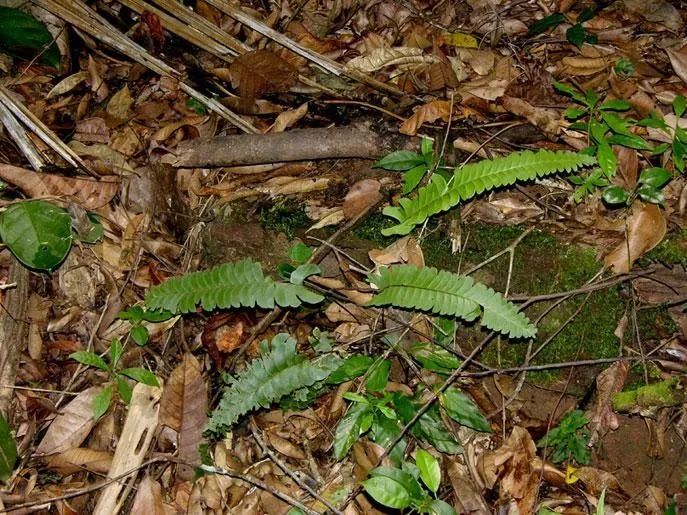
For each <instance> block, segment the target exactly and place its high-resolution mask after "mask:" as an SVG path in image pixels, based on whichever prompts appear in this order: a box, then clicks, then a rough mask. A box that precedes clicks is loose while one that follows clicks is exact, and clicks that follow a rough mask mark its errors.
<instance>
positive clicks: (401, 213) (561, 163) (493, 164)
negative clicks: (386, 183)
mask: <svg viewBox="0 0 687 515" xmlns="http://www.w3.org/2000/svg"><path fill="white" fill-rule="evenodd" d="M595 162H596V160H595V159H594V157H592V156H588V155H584V154H578V153H573V152H552V151H550V150H540V151H539V152H536V153H535V152H531V151H529V150H526V151H524V152H514V153H512V154H510V155H508V156H507V157H504V158H499V159H493V160H489V159H485V160H483V161H480V162H478V163H471V164H468V165H465V166H463V167H461V168H456V171H455V172H454V175H453V177H452V178H451V180H450V181H449V182H446V180H445V179H444V178H443V177H441V176H440V175H438V174H434V175H433V176H432V179H431V181H430V182H429V184H427V185H426V186H424V187H423V188H420V190H418V193H417V196H416V197H415V198H412V199H410V198H402V199H401V201H400V206H398V207H394V206H389V207H387V208H385V209H384V214H385V215H387V216H390V217H391V218H395V219H396V220H397V221H398V222H399V223H398V224H397V225H395V226H393V227H390V228H388V229H385V230H383V231H382V234H384V235H385V236H389V235H392V234H408V233H409V232H410V231H411V230H412V229H413V227H415V226H416V225H419V224H421V223H423V222H424V221H425V220H426V219H427V218H428V217H430V216H431V215H434V214H437V213H441V212H442V211H446V210H447V209H450V208H452V207H454V206H455V205H457V204H458V203H459V202H461V201H463V200H468V199H470V198H472V197H474V196H475V195H479V194H480V193H483V192H485V191H487V190H491V189H494V188H498V187H501V186H506V185H510V184H513V183H515V182H517V181H527V180H531V179H535V178H537V177H541V176H543V175H548V174H552V173H557V172H572V171H575V170H577V169H578V168H581V167H583V166H589V165H592V164H594V163H595Z"/></svg>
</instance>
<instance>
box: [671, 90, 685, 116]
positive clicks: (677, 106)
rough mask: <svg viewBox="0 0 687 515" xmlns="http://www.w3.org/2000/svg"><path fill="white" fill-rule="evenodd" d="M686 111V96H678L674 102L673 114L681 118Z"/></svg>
mask: <svg viewBox="0 0 687 515" xmlns="http://www.w3.org/2000/svg"><path fill="white" fill-rule="evenodd" d="M685 110H687V99H685V97H684V95H678V96H676V97H675V99H674V100H673V112H674V113H675V116H677V117H678V118H681V117H682V115H683V114H685Z"/></svg>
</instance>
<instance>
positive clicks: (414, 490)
mask: <svg viewBox="0 0 687 515" xmlns="http://www.w3.org/2000/svg"><path fill="white" fill-rule="evenodd" d="M370 476H371V477H387V478H389V479H391V480H392V481H395V482H396V483H398V484H399V485H401V486H402V487H403V489H404V490H405V491H406V492H408V495H409V496H410V501H411V502H412V503H418V502H421V501H422V500H423V499H424V498H425V497H427V493H426V492H424V491H423V490H422V486H421V485H420V483H419V482H418V480H417V479H415V478H414V477H413V476H412V475H410V474H409V473H408V472H406V471H404V470H401V469H397V468H394V467H377V468H375V469H372V470H370Z"/></svg>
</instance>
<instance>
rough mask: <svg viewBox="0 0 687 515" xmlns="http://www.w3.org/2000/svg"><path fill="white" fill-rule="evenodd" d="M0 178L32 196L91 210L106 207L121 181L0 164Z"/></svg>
mask: <svg viewBox="0 0 687 515" xmlns="http://www.w3.org/2000/svg"><path fill="white" fill-rule="evenodd" d="M0 177H1V178H2V179H4V180H6V181H7V182H9V183H10V184H14V185H15V186H17V187H18V188H20V189H21V190H22V191H23V192H24V193H26V194H27V195H28V196H29V197H32V198H37V197H66V198H65V200H70V201H72V202H75V203H77V204H79V205H80V206H81V207H83V208H84V209H87V210H89V211H93V210H95V209H98V208H101V207H103V206H104V205H106V204H107V203H108V202H110V200H112V198H113V197H114V196H115V194H116V193H117V191H118V190H119V181H118V180H117V179H114V178H109V177H108V178H103V179H101V180H99V181H97V180H94V179H89V178H86V177H64V176H62V175H53V174H46V173H37V172H34V171H32V170H27V169H25V168H20V167H18V166H12V165H4V164H0Z"/></svg>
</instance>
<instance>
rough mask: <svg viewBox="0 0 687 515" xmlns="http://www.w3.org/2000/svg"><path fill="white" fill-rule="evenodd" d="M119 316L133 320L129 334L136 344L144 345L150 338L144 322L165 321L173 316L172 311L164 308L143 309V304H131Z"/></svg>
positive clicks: (122, 318)
mask: <svg viewBox="0 0 687 515" xmlns="http://www.w3.org/2000/svg"><path fill="white" fill-rule="evenodd" d="M117 318H119V319H120V320H128V321H129V322H131V329H130V330H129V335H130V336H131V339H132V340H133V341H134V342H136V344H138V345H140V346H141V347H143V346H144V345H145V344H146V343H148V340H149V339H150V333H148V328H147V327H146V326H144V325H143V322H164V321H165V320H169V319H170V318H172V313H170V312H169V311H166V310H164V309H152V310H151V309H143V308H142V307H141V306H131V307H130V308H129V309H127V310H126V311H122V312H121V313H120V314H119V315H117Z"/></svg>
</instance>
